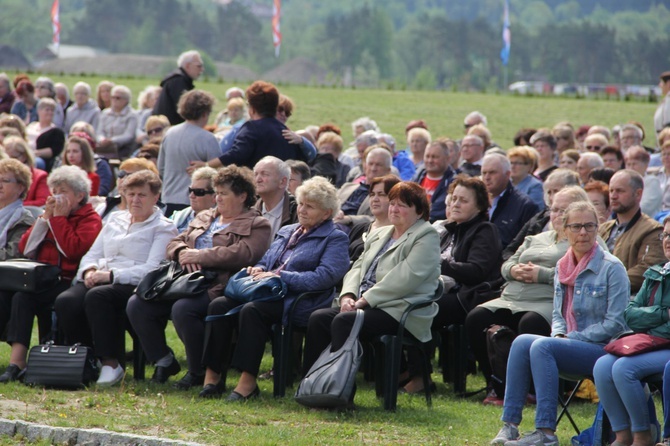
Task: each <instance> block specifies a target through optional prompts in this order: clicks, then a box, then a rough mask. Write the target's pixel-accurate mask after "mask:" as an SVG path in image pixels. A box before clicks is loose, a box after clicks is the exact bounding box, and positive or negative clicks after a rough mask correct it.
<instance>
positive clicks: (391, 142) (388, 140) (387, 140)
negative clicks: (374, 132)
mask: <svg viewBox="0 0 670 446" xmlns="http://www.w3.org/2000/svg"><path fill="white" fill-rule="evenodd" d="M377 140H378V142H383V143H384V144H386V145H387V146H389V147H390V148H391V150H393V151H394V152H395V138H394V137H393V136H391V135H389V134H388V133H382V134H381V135H379V136H378V137H377Z"/></svg>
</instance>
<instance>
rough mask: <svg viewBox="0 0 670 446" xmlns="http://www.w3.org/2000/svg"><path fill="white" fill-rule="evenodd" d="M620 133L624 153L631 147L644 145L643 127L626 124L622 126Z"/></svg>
mask: <svg viewBox="0 0 670 446" xmlns="http://www.w3.org/2000/svg"><path fill="white" fill-rule="evenodd" d="M620 135H621V136H620V137H619V139H620V140H621V152H622V153H623V154H624V155H625V154H626V150H628V148H629V147H633V146H639V145H642V129H641V128H640V127H638V126H636V125H634V124H626V125H624V126H623V127H621V133H620Z"/></svg>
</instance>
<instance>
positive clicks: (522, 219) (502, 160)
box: [482, 153, 538, 249]
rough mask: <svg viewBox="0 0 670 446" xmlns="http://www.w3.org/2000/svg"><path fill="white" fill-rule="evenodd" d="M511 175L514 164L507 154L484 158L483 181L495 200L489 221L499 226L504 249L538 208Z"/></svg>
mask: <svg viewBox="0 0 670 446" xmlns="http://www.w3.org/2000/svg"><path fill="white" fill-rule="evenodd" d="M510 176H511V166H510V162H509V160H508V159H507V157H506V156H503V155H501V154H499V153H491V154H489V155H486V156H485V157H484V159H483V161H482V180H483V181H484V185H486V190H487V191H488V193H489V199H490V202H491V208H490V209H489V220H490V221H491V223H493V224H494V225H496V227H497V228H498V233H499V234H500V242H501V243H502V248H503V249H504V248H505V247H506V246H507V245H508V244H509V243H510V242H511V241H512V239H513V238H514V236H515V235H516V234H517V233H518V232H519V231H520V230H521V228H522V227H523V225H525V224H526V222H527V221H528V220H530V219H531V217H532V216H533V215H535V214H536V213H537V211H538V208H537V205H536V204H535V203H533V201H532V200H531V199H530V198H528V196H527V195H525V194H523V193H521V192H519V191H517V190H516V189H515V188H514V186H512V182H511V181H510Z"/></svg>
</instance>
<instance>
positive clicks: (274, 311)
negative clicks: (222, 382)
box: [203, 296, 284, 379]
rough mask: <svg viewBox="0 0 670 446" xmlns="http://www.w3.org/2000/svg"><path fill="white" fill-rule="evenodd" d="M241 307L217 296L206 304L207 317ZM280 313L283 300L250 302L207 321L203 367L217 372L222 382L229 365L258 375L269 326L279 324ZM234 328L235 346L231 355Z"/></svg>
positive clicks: (282, 309)
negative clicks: (234, 310)
mask: <svg viewBox="0 0 670 446" xmlns="http://www.w3.org/2000/svg"><path fill="white" fill-rule="evenodd" d="M240 305H241V304H240V302H237V301H235V300H232V299H229V298H227V297H225V296H221V297H217V298H216V299H214V300H213V301H212V302H211V303H210V304H209V308H208V310H207V315H208V316H217V315H219V316H222V315H225V314H226V313H227V312H228V311H229V310H231V309H233V308H235V307H238V306H240ZM283 313H284V302H283V301H275V302H249V303H247V304H244V306H243V307H242V309H241V310H240V311H239V313H237V314H234V315H230V316H224V317H221V318H217V319H215V320H212V321H211V322H207V325H208V327H207V329H206V333H207V334H206V336H205V347H204V355H203V365H204V366H205V367H208V368H210V369H212V370H213V371H214V372H216V373H220V374H221V375H222V376H221V379H225V377H226V374H227V371H228V368H229V366H230V367H233V368H235V369H237V370H239V371H242V372H247V373H250V374H252V375H253V376H258V372H259V368H260V365H261V361H262V360H263V354H264V353H265V343H266V342H267V341H268V340H269V339H270V336H271V334H272V332H271V330H272V325H274V324H280V323H281V321H282V315H283ZM236 328H237V332H238V336H237V344H236V347H235V350H234V352H232V351H231V350H232V345H233V333H234V331H235V329H236ZM231 355H232V361H231V360H230V358H231ZM229 364H230V365H229Z"/></svg>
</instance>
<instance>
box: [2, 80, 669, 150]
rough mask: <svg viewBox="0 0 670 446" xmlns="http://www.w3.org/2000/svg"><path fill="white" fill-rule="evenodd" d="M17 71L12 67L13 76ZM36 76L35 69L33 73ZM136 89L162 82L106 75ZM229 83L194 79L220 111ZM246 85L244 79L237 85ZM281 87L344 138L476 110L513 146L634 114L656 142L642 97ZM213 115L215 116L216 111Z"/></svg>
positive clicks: (449, 131)
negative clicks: (533, 132)
mask: <svg viewBox="0 0 670 446" xmlns="http://www.w3.org/2000/svg"><path fill="white" fill-rule="evenodd" d="M12 75H13V73H10V77H11V76H12ZM31 76H32V77H33V78H34V79H36V78H37V75H36V74H32V75H31ZM50 76H51V77H52V79H53V80H54V81H55V82H64V83H65V84H67V85H68V86H69V87H70V88H72V86H73V85H74V84H75V82H77V81H79V80H84V81H85V82H88V83H89V84H90V85H91V87H92V88H93V91H94V92H95V86H96V85H97V83H98V82H99V81H100V80H102V79H103V78H101V77H95V76H86V77H76V76H60V75H56V74H51V75H50ZM108 79H110V80H112V81H114V82H116V83H117V84H123V85H126V86H128V87H129V88H130V89H131V90H132V91H133V100H132V105H133V106H136V105H137V94H138V93H139V92H140V91H141V90H142V89H143V88H144V87H145V86H147V85H151V84H158V83H159V81H160V80H159V79H157V78H121V79H119V78H112V77H110V78H108ZM231 86H233V84H230V83H220V82H207V81H204V80H203V81H196V87H197V88H202V89H205V90H208V91H210V92H212V93H213V94H214V95H215V96H216V98H217V100H218V103H217V105H216V107H215V110H216V112H218V111H219V110H221V109H223V108H225V91H226V89H228V88H229V87H231ZM238 86H240V87H242V88H246V86H245V85H238ZM279 89H280V91H281V92H283V93H284V94H286V95H288V96H290V97H291V98H292V99H293V100H294V102H295V104H296V110H295V112H294V115H293V117H291V119H290V120H289V121H288V125H289V127H291V128H292V129H293V130H297V129H300V128H303V127H305V126H306V125H310V124H315V125H320V124H323V123H326V122H332V123H335V124H337V125H339V126H340V127H341V128H342V134H343V137H344V140H345V143H348V142H350V141H351V140H352V139H353V136H352V133H351V122H352V121H354V120H355V119H357V118H360V117H361V116H369V117H371V118H372V119H374V120H375V121H376V122H377V124H378V125H379V126H380V128H381V130H382V131H383V132H386V133H390V134H392V135H393V136H394V137H395V138H396V140H397V141H398V147H405V145H404V140H405V136H404V129H405V125H406V124H407V123H408V122H409V121H410V120H412V119H424V120H425V121H426V123H427V124H428V126H429V128H430V131H431V134H432V136H433V137H437V136H449V137H451V138H461V137H462V135H463V118H464V117H465V115H466V114H467V113H469V112H471V111H473V110H479V111H481V112H482V113H484V114H485V115H486V116H487V117H488V121H489V129H490V130H491V132H492V134H493V139H494V140H495V141H496V142H497V143H498V144H499V145H500V146H501V147H503V148H509V147H511V146H512V139H513V137H514V134H515V133H516V131H517V130H518V129H520V128H522V127H534V128H539V127H552V126H553V125H554V124H556V123H558V122H561V121H569V122H572V123H573V124H574V125H575V127H578V126H580V125H583V124H590V125H593V124H601V125H606V126H609V127H612V126H614V125H616V124H621V123H625V122H628V121H630V120H635V121H639V122H641V123H642V124H643V125H644V126H645V129H646V130H647V134H648V135H649V136H648V137H647V138H646V139H645V142H646V143H647V145H651V146H653V145H655V140H654V137H653V116H654V111H655V109H656V104H653V103H649V102H642V101H640V100H636V101H631V102H624V101H618V100H611V101H610V100H606V99H598V100H596V99H573V98H560V97H520V96H514V95H507V94H482V93H454V92H445V91H399V90H365V89H356V90H353V89H343V88H332V87H321V88H320V87H301V86H290V85H287V86H283V85H279ZM212 119H213V117H212Z"/></svg>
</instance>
